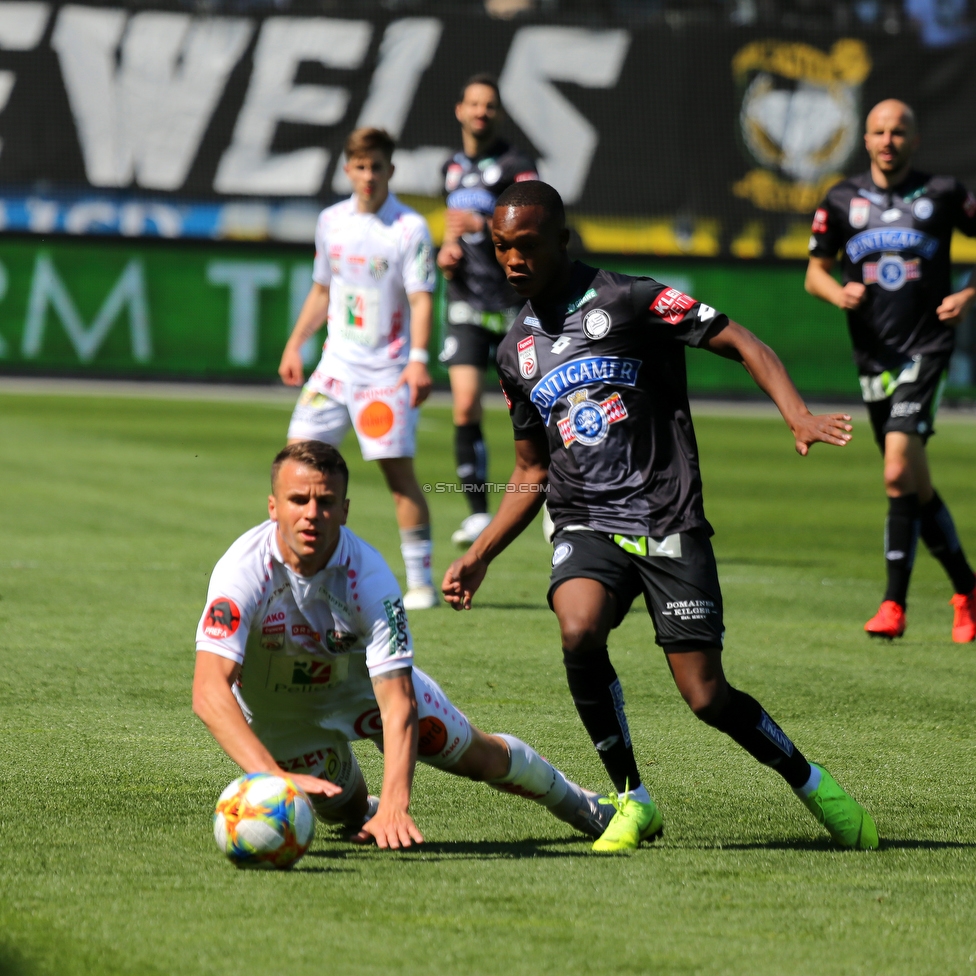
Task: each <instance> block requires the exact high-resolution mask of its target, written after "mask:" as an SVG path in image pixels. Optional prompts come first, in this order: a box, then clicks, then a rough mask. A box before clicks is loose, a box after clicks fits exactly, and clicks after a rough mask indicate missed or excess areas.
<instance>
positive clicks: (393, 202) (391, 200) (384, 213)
mask: <svg viewBox="0 0 976 976" xmlns="http://www.w3.org/2000/svg"><path fill="white" fill-rule="evenodd" d="M349 206H350V207H351V209H352V212H353V213H354V214H356V216H358V217H379V219H380V220H382V221H383V223H384V224H388V223H390V220H391V219H392V218H393V216H394V215H395V214H396V211H397V210H399V209H400V207H402V206H403V204H402V203H401V202H400V201H399V200H398V199H397V196H396V194H395V193H393V191H392V190H388V191H387V194H386V199H385V200H384V201H383V205H382V206H381V207H380V209H379V210H377V211H376V213H375V214H371V213H365V212H363V211H361V210H359V209H357V206H356V194H355V193H354V194H353V195H352V196H351V197H349Z"/></svg>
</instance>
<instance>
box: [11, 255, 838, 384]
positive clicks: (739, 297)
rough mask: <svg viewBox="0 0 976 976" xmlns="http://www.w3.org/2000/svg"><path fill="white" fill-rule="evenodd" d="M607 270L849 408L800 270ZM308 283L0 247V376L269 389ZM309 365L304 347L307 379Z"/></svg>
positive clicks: (267, 270)
mask: <svg viewBox="0 0 976 976" xmlns="http://www.w3.org/2000/svg"><path fill="white" fill-rule="evenodd" d="M604 263H605V264H606V265H607V266H608V267H612V268H614V269H615V270H619V271H624V272H627V273H630V274H650V275H652V276H653V277H656V278H658V279H659V280H661V281H664V282H666V283H668V284H670V285H673V286H675V287H677V288H680V289H681V290H682V291H686V292H688V293H689V294H692V295H695V296H696V297H697V298H700V299H702V300H703V301H706V302H708V304H710V305H713V306H714V307H716V308H718V309H720V310H721V311H725V312H727V313H728V314H729V315H730V316H731V317H732V318H734V319H736V320H737V321H740V322H742V323H743V324H744V325H746V326H747V327H748V328H750V329H752V330H753V331H754V332H756V333H757V334H758V335H759V336H760V337H761V338H762V339H763V340H765V341H766V342H768V343H769V344H770V345H771V346H772V347H773V348H774V349H775V350H776V351H777V352H778V353H779V355H780V357H781V358H782V359H783V361H784V362H785V363H786V365H787V367H788V369H789V370H790V373H791V374H792V375H793V377H794V379H795V380H796V383H797V385H798V386H799V387H800V389H801V390H803V391H804V392H806V393H808V394H820V395H827V396H830V395H844V396H855V395H856V394H857V381H856V376H855V374H854V369H853V366H852V365H851V358H850V350H849V345H848V339H847V331H846V328H845V324H844V320H843V316H842V315H841V313H840V312H838V311H836V310H835V309H832V308H830V307H828V306H826V305H824V304H822V303H821V302H818V301H816V300H815V299H813V298H811V297H809V296H808V295H807V294H806V293H805V292H804V291H803V267H802V265H799V264H789V265H784V264H778V265H755V264H748V265H747V264H735V265H731V264H717V263H711V262H688V261H686V262H678V261H676V262H671V261H644V260H638V259H634V260H627V261H624V260H619V261H607V262H604ZM311 272H312V262H311V254H310V253H309V249H307V248H297V247H264V246H252V245H248V246H240V245H202V246H190V245H186V244H180V245H175V244H147V243H143V242H139V243H135V242H129V241H125V240H118V241H105V242H102V241H97V242H95V241H91V240H85V241H68V242H65V241H60V240H58V241H52V240H47V241H38V240H36V239H12V238H7V239H3V240H2V241H0V371H2V372H6V373H35V374H44V373H47V374H52V373H53V374H58V373H62V374H74V375H84V374H89V375H92V376H128V377H133V376H136V377H139V376H143V377H153V378H161V379H166V378H171V379H198V380H204V379H213V380H231V381H233V380H238V381H249V382H255V381H256V382H261V381H267V382H272V381H274V380H275V379H276V377H277V367H278V359H279V356H280V354H281V350H282V347H283V345H284V342H285V339H286V337H287V335H288V333H289V331H290V329H291V326H292V324H293V323H294V321H295V317H296V316H297V314H298V311H299V309H300V308H301V304H302V301H303V300H304V298H305V295H306V294H307V292H308V289H309V287H310V285H311ZM441 306H442V302H438V308H440V307H441ZM438 317H439V316H438ZM442 338H443V336H442V332H441V326H440V324H438V326H437V327H436V328H435V334H434V337H433V339H432V343H431V346H432V348H431V352H432V354H433V355H432V356H431V362H432V372H433V373H434V377H435V379H436V380H438V381H441V382H444V381H446V379H447V377H446V371H445V370H444V369H443V367H442V366H441V365H440V364H439V363H438V362H437V358H436V353H437V352H438V351H439V350H440V348H441V341H442ZM318 352H319V343H318V342H317V341H316V340H312V341H310V343H309V344H308V345H307V347H306V361H307V362H308V363H309V365H310V366H311V365H313V364H314V363H315V361H316V360H317V358H318ZM688 379H689V387H690V389H691V390H692V392H694V393H712V394H720V393H735V392H740V391H741V392H746V391H751V390H754V386H753V384H752V381H751V379H750V378H749V377H748V375H747V374H746V373H745V371H744V370H743V369H742V367H741V366H739V365H738V364H735V363H731V362H728V361H726V360H722V359H720V358H718V357H716V356H712V355H709V354H707V353H702V352H699V351H697V350H691V351H690V352H689V355H688Z"/></svg>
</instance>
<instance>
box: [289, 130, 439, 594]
mask: <svg viewBox="0 0 976 976" xmlns="http://www.w3.org/2000/svg"><path fill="white" fill-rule="evenodd" d="M393 148H394V142H393V139H392V138H391V137H390V136H389V134H388V133H386V132H384V131H383V130H382V129H370V128H364V129H356V131H355V132H353V133H351V134H350V136H349V138H348V139H347V140H346V164H345V172H346V175H347V176H348V177H349V180H350V182H351V183H352V186H353V194H352V196H351V197H349V199H348V200H343V201H342V202H341V203H337V204H336V205H335V206H333V207H328V208H327V209H325V210H323V211H322V213H321V214H319V219H318V223H317V224H316V227H315V264H314V266H313V268H312V287H311V289H310V290H309V293H308V297H307V298H306V299H305V303H304V305H303V306H302V310H301V313H300V314H299V316H298V321H297V322H296V323H295V328H294V329H293V330H292V334H291V336H290V337H289V339H288V342H287V344H286V345H285V350H284V352H283V353H282V355H281V365H280V366H279V367H278V373H279V374H280V376H281V378H282V380H283V381H284V382H285V383H286V384H287V385H289V386H298V385H299V384H301V382H302V380H303V378H304V367H303V364H302V354H301V349H302V346H303V344H304V343H305V342H306V341H307V340H308V339H309V338H310V337H311V336H313V335H315V333H316V332H318V330H319V329H320V328H321V327H322V325H323V324H324V323H325V322H326V320H328V338H327V340H326V342H325V345H324V347H323V352H322V359H321V361H320V362H319V364H318V366H317V367H316V368H315V372H313V373H312V375H311V376H310V377H309V379H308V382H307V383H306V384H305V387H304V389H303V390H302V393H301V396H300V397H299V399H298V404H297V405H296V407H295V412H294V413H293V415H292V418H291V424H290V425H289V427H288V442H289V443H292V442H295V441H304V440H317V441H324V442H325V443H327V444H332V445H333V446H335V447H338V446H339V445H340V444H341V443H342V439H343V437H345V435H346V431H348V430H349V427H350V426H352V427H353V428H354V429H355V431H356V436H357V438H358V439H359V447H360V450H361V451H362V452H363V459H364V460H366V461H376V462H377V463H378V464H379V466H380V470H382V472H383V477H384V478H385V479H386V483H387V485H388V486H389V488H390V492H391V493H392V494H393V501H394V504H395V506H396V518H397V525H398V526H399V527H400V551H401V553H402V554H403V562H404V564H405V566H406V571H407V592H406V594H405V595H404V597H403V603H404V606H405V607H406V608H407V609H408V610H425V609H429V608H430V607H434V606H436V605H437V604H438V603H439V602H440V598H439V597H438V595H437V591H436V590H435V589H434V584H433V579H432V577H431V536H430V513H429V511H428V508H427V501H426V499H425V497H424V493H423V492H422V491H421V490H420V485H419V484H418V483H417V476H416V474H415V473H414V469H413V457H414V454H415V453H416V449H417V445H416V434H417V420H418V417H419V414H420V410H419V407H420V404H421V403H423V402H424V400H425V399H427V396H428V394H429V393H430V388H431V378H430V374H429V373H428V371H427V362H428V353H427V343H428V342H429V340H430V326H431V312H432V308H433V302H432V298H431V293H432V292H433V290H434V286H435V285H436V283H437V278H436V275H435V272H434V264H433V252H432V249H431V243H430V231H429V230H428V228H427V222H426V221H425V220H424V218H423V217H421V216H420V214H418V213H416V212H414V211H413V210H411V209H410V208H409V207H407V206H405V205H404V204H402V203H401V202H400V201H399V200H398V199H397V198H396V197H395V196H394V195H393V194H392V193H390V192H389V183H390V178H391V177H392V176H393V163H392V161H391V160H392V158H393Z"/></svg>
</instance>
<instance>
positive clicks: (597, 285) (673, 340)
mask: <svg viewBox="0 0 976 976" xmlns="http://www.w3.org/2000/svg"><path fill="white" fill-rule="evenodd" d="M571 286H572V287H571V289H570V291H569V292H567V294H566V296H565V302H564V304H561V305H560V306H559V307H557V308H555V309H546V308H540V307H538V306H533V303H532V302H529V303H527V304H526V305H525V307H524V308H523V309H522V310H521V312H519V314H518V316H517V317H516V319H515V322H514V324H513V325H512V328H511V330H510V331H509V333H508V335H507V336H505V338H504V339H503V340H502V343H501V345H500V346H499V347H498V373H499V375H500V377H501V382H502V390H503V391H504V393H505V398H506V400H507V401H508V403H509V412H510V413H511V417H512V426H513V427H514V428H515V437H516V439H520V438H526V437H533V436H545V437H546V439H547V441H548V444H549V455H550V463H549V492H548V495H547V502H548V505H549V512H550V515H551V516H552V519H553V521H554V522H555V524H556V528H557V529H560V528H564V527H566V526H569V525H585V526H588V527H590V528H592V529H596V530H598V531H601V532H610V533H621V534H626V535H645V536H652V537H654V538H661V537H663V536H667V535H670V534H672V533H674V532H684V531H688V530H689V529H693V528H699V527H701V528H704V529H706V530H707V531H708V532H709V533H710V532H711V527H710V526H709V525H708V522H707V521H706V520H705V510H704V506H703V504H702V486H701V474H700V472H699V467H698V445H697V443H696V441H695V431H694V427H693V426H692V423H691V411H690V409H689V406H688V384H687V378H686V375H685V351H684V347H685V346H686V345H690V346H697V345H699V344H700V343H701V342H702V341H703V340H704V338H705V335H706V333H708V332H709V331H710V330H718V329H722V328H724V327H725V325H727V324H728V318H727V317H726V316H724V315H720V314H719V313H718V312H716V311H715V309H714V308H710V307H709V306H708V305H703V304H702V303H700V302H697V301H696V300H695V299H694V298H691V297H689V296H688V295H685V294H683V293H682V292H680V291H678V290H677V289H675V288H668V287H667V286H666V285H662V284H661V283H660V282H657V281H654V280H653V279H652V278H632V277H630V276H629V275H622V274H614V273H613V272H611V271H603V270H598V269H596V268H590V267H587V266H586V265H585V264H581V263H579V262H575V263H574V264H573V269H572V279H571Z"/></svg>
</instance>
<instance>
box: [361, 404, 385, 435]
mask: <svg viewBox="0 0 976 976" xmlns="http://www.w3.org/2000/svg"><path fill="white" fill-rule="evenodd" d="M392 427H393V411H392V410H391V409H390V406H389V404H386V403H383V401H382V400H374V401H373V402H372V403H371V404H369V405H368V406H367V407H366V408H365V409H364V410H363V412H362V413H361V414H360V415H359V431H360V433H362V434H365V435H366V436H367V437H382V436H383V435H384V434H388V433H389V432H390V429H391V428H392Z"/></svg>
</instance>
